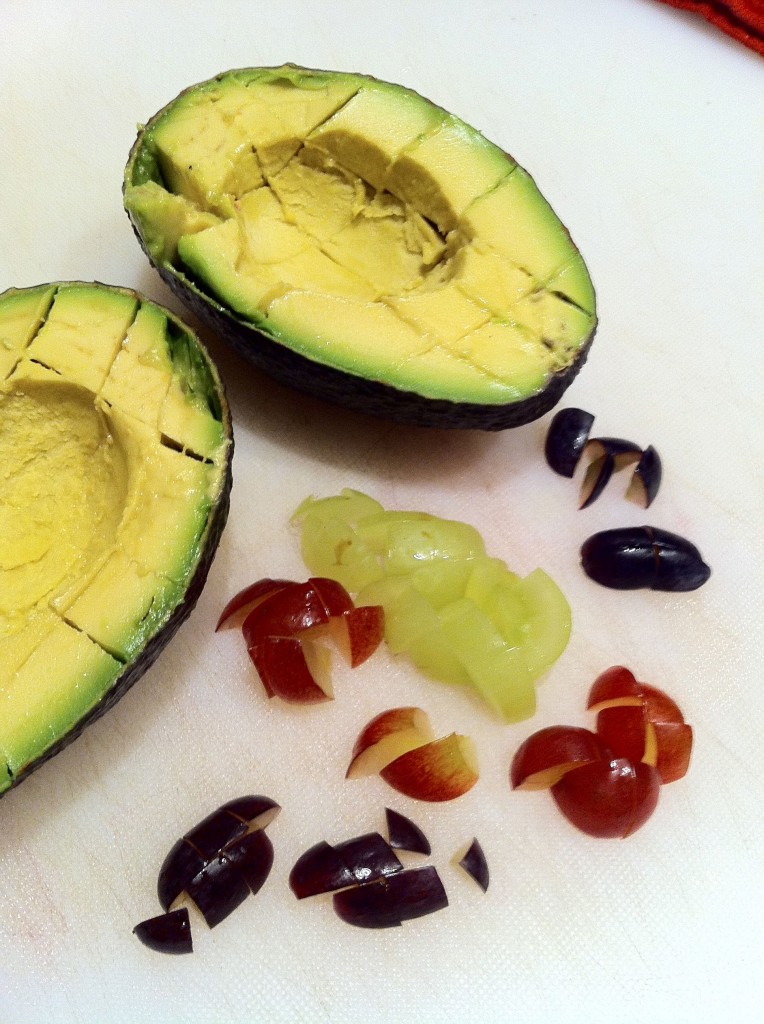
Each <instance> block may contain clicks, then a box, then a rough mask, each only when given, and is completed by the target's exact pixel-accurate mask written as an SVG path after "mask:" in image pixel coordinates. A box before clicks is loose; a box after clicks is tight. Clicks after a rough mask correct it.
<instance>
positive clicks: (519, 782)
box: [510, 725, 605, 789]
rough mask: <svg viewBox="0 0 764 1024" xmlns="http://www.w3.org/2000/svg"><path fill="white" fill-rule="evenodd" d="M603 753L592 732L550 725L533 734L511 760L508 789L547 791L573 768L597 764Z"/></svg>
mask: <svg viewBox="0 0 764 1024" xmlns="http://www.w3.org/2000/svg"><path fill="white" fill-rule="evenodd" d="M604 754H605V751H604V750H603V747H602V744H601V742H600V741H599V739H598V738H597V736H595V734H594V733H593V732H590V731H589V730H588V729H579V728H576V727H574V726H569V725H551V726H548V727H547V728H546V729H541V730H539V732H535V733H533V735H532V736H529V737H528V739H527V740H525V742H524V743H522V744H521V745H520V746H519V747H518V750H517V752H516V754H515V756H514V757H513V759H512V767H511V769H510V782H511V784H512V789H549V788H550V787H551V786H553V785H554V784H555V783H556V782H559V780H560V779H561V778H562V777H563V775H565V774H567V772H569V771H571V770H572V769H574V768H580V767H581V765H584V764H589V763H591V762H592V761H600V760H601V759H602V758H603V756H604Z"/></svg>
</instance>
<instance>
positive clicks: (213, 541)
mask: <svg viewBox="0 0 764 1024" xmlns="http://www.w3.org/2000/svg"><path fill="white" fill-rule="evenodd" d="M59 283H61V282H59ZM93 283H99V282H93ZM108 287H112V286H108ZM119 290H120V291H123V292H125V293H126V294H131V295H134V296H135V297H136V298H137V299H138V300H139V301H144V300H145V299H146V296H144V295H142V294H140V293H139V292H135V291H133V289H130V288H121V289H119ZM152 301H153V300H152ZM154 304H155V305H158V304H157V303H154ZM161 308H162V310H163V312H164V313H166V314H167V316H168V317H169V318H170V319H171V320H173V321H174V322H175V323H177V324H178V325H180V326H181V327H182V329H183V330H184V331H185V332H186V333H187V334H189V335H191V337H193V338H194V340H195V341H196V343H197V345H198V347H199V351H200V352H201V353H202V355H203V356H204V358H205V359H206V361H207V363H208V366H209V370H210V374H211V376H212V378H213V380H214V381H215V384H216V393H217V397H218V399H219V401H220V408H221V417H222V423H223V429H224V434H225V437H226V438H227V439H228V441H229V447H228V453H227V458H226V463H225V467H224V469H223V476H222V479H221V485H220V492H219V494H218V497H217V499H216V501H215V504H214V505H213V506H212V507H211V509H210V514H209V517H208V519H207V525H206V527H205V529H204V533H203V534H202V536H201V537H200V539H199V550H200V555H199V559H198V561H197V564H196V568H195V569H194V572H193V575H192V576H191V579H190V580H189V583H188V587H187V589H186V591H185V594H184V597H183V600H182V601H180V602H179V604H177V605H176V607H175V608H174V609H173V611H172V612H171V613H170V615H169V616H168V618H167V621H166V622H165V624H164V625H163V626H162V627H161V628H160V629H159V630H158V631H157V632H156V633H154V635H153V636H152V637H151V638H150V639H149V640H148V641H147V643H146V645H145V646H144V648H143V650H142V651H141V652H140V653H139V654H138V655H137V656H136V657H135V658H134V659H133V660H132V661H131V662H130V663H129V664H127V665H125V668H124V670H123V671H122V672H121V673H120V675H119V676H118V677H117V678H116V680H115V681H114V683H113V685H112V686H111V687H110V689H109V690H108V691H107V692H106V693H105V694H104V695H103V697H102V698H101V700H100V701H99V702H98V703H97V704H96V705H95V706H94V707H93V708H91V710H90V711H89V712H88V713H87V714H86V715H85V716H84V717H83V718H81V719H80V720H79V721H78V722H77V724H76V725H75V726H74V727H73V728H72V729H71V730H70V731H69V732H68V733H67V734H66V735H65V736H62V737H61V739H59V740H58V741H57V742H56V743H54V744H53V745H52V746H50V747H49V748H48V749H47V750H46V751H45V753H44V754H42V755H41V756H40V757H39V758H37V759H36V760H35V761H32V762H31V763H30V764H28V765H26V766H25V767H24V769H23V771H21V772H19V773H18V774H17V775H16V776H15V777H14V779H13V781H12V783H11V785H10V786H9V788H8V789H6V790H5V791H4V792H2V793H0V799H2V797H3V796H5V794H6V793H10V792H11V790H13V789H15V788H16V787H17V786H18V785H19V784H20V783H21V782H23V781H24V780H25V779H27V778H29V776H30V775H31V774H32V773H33V772H35V771H37V769H38V768H40V767H42V765H43V764H45V762H46V761H49V760H50V759H51V758H52V757H55V755H56V754H58V753H60V752H61V751H62V750H63V749H64V748H65V747H68V746H69V744H70V743H73V742H74V740H76V739H77V737H78V736H80V735H81V734H82V732H83V731H84V730H85V729H86V728H87V727H88V726H89V725H91V724H92V723H93V722H95V721H96V720H97V719H99V718H100V717H101V715H103V714H105V713H106V712H107V711H108V710H109V709H110V708H113V707H114V705H115V704H116V703H117V702H118V701H119V700H120V699H121V698H122V697H124V695H125V694H126V693H127V691H128V690H129V689H130V687H131V686H132V685H133V684H134V683H136V682H137V681H138V680H139V679H140V678H141V676H142V675H144V673H145V672H147V671H148V669H149V668H150V667H151V666H152V665H153V664H154V662H155V661H156V660H157V658H158V657H159V655H160V653H161V652H162V650H163V649H164V648H165V647H166V646H167V644H168V643H169V642H170V640H172V638H173V637H174V636H175V634H176V633H177V631H178V630H179V629H180V627H181V626H182V625H183V623H184V622H185V621H186V619H187V618H188V617H189V615H190V614H191V612H192V611H193V610H194V608H195V606H196V604H197V602H198V600H199V597H200V595H201V593H202V590H203V589H204V585H205V583H206V582H207V576H208V574H209V571H210V567H211V565H212V562H213V560H214V558H215V554H216V552H217V548H218V544H219V543H220V538H221V536H222V534H223V528H224V527H225V524H226V521H227V519H228V512H229V508H230V497H231V486H232V483H233V476H232V459H233V448H234V440H233V427H232V422H231V410H230V408H229V405H228V401H227V398H226V394H225V389H224V386H223V383H222V381H221V379H220V375H219V374H218V372H217V369H216V367H215V365H214V363H213V362H212V360H211V359H210V357H209V354H208V353H207V351H206V349H205V348H204V346H203V345H202V343H201V341H200V340H199V338H198V336H197V335H196V334H195V333H194V332H193V331H192V330H191V329H190V328H189V327H188V325H187V324H185V323H183V322H182V321H180V320H179V319H178V318H177V317H176V316H175V314H174V313H172V312H171V311H170V310H168V309H166V308H164V307H161Z"/></svg>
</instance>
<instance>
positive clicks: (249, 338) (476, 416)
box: [122, 65, 597, 431]
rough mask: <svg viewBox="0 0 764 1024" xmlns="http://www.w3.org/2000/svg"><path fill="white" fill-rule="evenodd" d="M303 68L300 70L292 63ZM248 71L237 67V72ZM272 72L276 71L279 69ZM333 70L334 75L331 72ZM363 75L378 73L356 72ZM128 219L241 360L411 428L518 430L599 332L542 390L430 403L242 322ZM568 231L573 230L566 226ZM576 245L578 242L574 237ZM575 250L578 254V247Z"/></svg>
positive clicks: (541, 409) (164, 272)
mask: <svg viewBox="0 0 764 1024" xmlns="http://www.w3.org/2000/svg"><path fill="white" fill-rule="evenodd" d="M288 66H290V67H295V69H296V70H300V69H299V68H298V67H297V66H296V65H288ZM242 70H246V69H239V71H242ZM273 70H276V69H275V68H274V69H273ZM236 73H237V72H236V71H227V72H222V73H221V74H219V75H216V76H214V78H212V79H210V80H209V81H215V80H222V79H224V78H226V77H228V76H229V75H231V74H236ZM326 73H328V72H326ZM356 74H359V76H360V77H363V78H369V79H371V77H372V76H369V75H363V74H361V73H360V72H356ZM201 84H204V83H197V84H194V85H191V86H188V87H187V88H186V89H183V90H182V91H181V92H180V93H179V94H178V95H177V96H176V97H175V98H174V99H172V100H170V101H169V103H166V104H165V105H164V107H162V108H161V110H158V111H157V112H156V114H154V115H153V117H151V118H150V120H149V121H148V122H147V123H146V124H145V125H142V126H140V128H139V131H138V135H137V137H136V139H135V142H134V143H133V145H132V148H131V150H130V155H129V157H128V160H127V164H126V166H125V173H124V178H123V182H122V193H123V197H124V195H125V192H126V189H127V187H128V186H129V185H130V184H132V183H133V180H134V176H135V174H136V172H137V173H138V174H140V175H141V176H143V175H144V174H145V173H146V166H145V164H146V159H147V155H146V153H145V152H144V150H143V135H144V133H145V132H146V131H148V130H149V129H150V128H151V127H152V125H154V124H155V123H156V122H157V121H158V120H159V119H160V118H161V117H163V115H164V114H165V113H166V112H167V111H168V110H169V109H170V108H171V107H172V106H174V104H175V103H177V102H178V100H180V99H181V98H182V97H183V96H186V95H187V94H188V93H191V92H193V91H195V90H196V89H197V88H198V86H199V85H201ZM126 213H127V216H128V218H129V220H130V223H131V225H132V228H133V232H134V233H135V236H136V238H137V239H138V242H139V244H140V246H141V248H142V249H143V251H144V253H145V254H146V257H147V259H148V260H149V263H151V265H152V266H153V267H154V269H155V270H156V271H157V272H158V273H159V275H160V277H161V278H162V280H163V281H164V282H165V284H166V285H167V286H168V287H169V288H170V289H171V290H172V292H173V293H174V294H175V295H176V296H177V298H178V299H179V300H180V301H181V302H182V303H183V305H184V306H185V307H186V308H187V309H189V310H190V311H191V312H192V313H194V315H195V316H197V317H198V318H199V320H200V321H201V322H202V323H203V324H204V325H205V326H206V327H208V328H209V329H210V330H211V331H213V332H214V333H215V334H217V335H219V336H220V337H221V338H222V339H223V341H225V342H227V343H228V344H229V345H230V346H231V347H232V348H233V349H234V350H235V351H236V352H237V353H238V354H239V355H241V356H243V357H244V359H246V360H247V361H249V362H250V363H252V364H253V365H254V366H256V367H258V369H260V370H263V371H264V372H265V373H266V374H267V375H268V376H270V377H272V378H273V379H274V380H276V381H278V382H279V383H281V384H284V385H286V386H287V387H290V388H292V389H294V390H295V391H299V392H301V393H303V394H306V395H310V396H311V397H313V398H318V399H321V400H324V401H326V402H330V403H333V404H335V405H341V406H344V407H345V408H348V409H352V410H353V411H355V412H361V413H365V414H367V415H370V416H375V417H378V418H380V419H385V420H388V421H393V422H395V423H401V424H405V425H408V426H420V427H432V428H436V429H459V430H485V431H499V430H506V429H508V428H510V427H520V426H523V425H524V424H526V423H531V422H533V420H536V419H539V418H540V417H541V416H543V415H545V413H547V412H549V410H550V409H553V408H554V406H555V405H557V403H558V402H559V401H560V399H561V398H562V396H563V394H564V393H565V391H566V390H567V389H568V388H569V387H570V385H571V384H572V383H573V381H574V379H575V377H576V375H577V374H578V372H579V370H580V369H581V367H582V366H583V365H584V363H585V362H586V360H587V357H588V355H589V349H590V348H591V344H592V342H593V340H594V335H595V333H596V329H597V320H596V318H595V321H594V324H593V326H592V330H591V333H590V334H589V337H588V338H587V339H586V341H585V342H584V343H583V344H582V345H581V346H580V347H579V349H578V351H577V352H576V355H575V358H574V359H573V360H572V362H570V363H569V364H568V365H567V366H566V367H564V369H562V370H560V371H558V372H556V373H553V374H552V376H551V377H550V379H549V381H548V382H547V384H546V385H545V386H544V388H543V389H542V390H541V391H539V392H537V393H536V394H535V395H530V396H529V397H528V398H524V399H521V400H519V401H515V402H508V403H506V404H503V405H489V404H483V403H479V402H452V401H448V400H447V399H440V398H428V397H426V396H424V395H420V394H417V393H416V392H412V391H403V390H401V389H399V388H396V387H393V386H391V385H390V384H386V383H385V382H384V381H381V380H371V379H369V378H366V377H360V376H357V375H355V374H353V373H351V372H349V371H343V370H337V369H335V368H334V367H330V366H326V365H324V364H322V363H318V362H315V361H314V360H312V359H308V358H306V357H305V356H303V355H301V354H299V353H298V352H295V351H293V350H292V349H290V348H288V347H287V346H285V345H283V344H281V343H280V342H278V341H275V340H274V339H273V338H272V337H271V336H270V335H268V334H266V333H265V332H264V331H260V330H258V329H257V327H255V326H254V325H253V324H252V323H250V322H248V321H245V320H242V319H240V318H239V317H237V316H236V315H235V314H234V313H233V312H232V311H230V310H229V309H227V307H225V306H224V305H222V303H220V302H219V301H218V300H217V299H215V298H214V297H212V296H211V295H209V294H207V292H206V291H205V290H204V289H203V288H202V287H201V286H200V285H199V284H197V283H196V282H193V281H191V280H190V279H189V278H188V277H186V276H185V275H184V274H182V273H181V272H180V271H177V270H175V269H174V268H172V267H170V266H169V265H168V264H166V263H160V262H159V261H157V260H156V259H155V257H154V256H152V254H151V253H150V252H149V250H148V247H147V246H146V244H145V242H144V240H143V237H142V236H141V232H140V229H139V227H138V224H137V223H136V221H135V219H134V218H133V216H132V214H131V212H130V210H127V209H126ZM565 230H566V231H567V229H565ZM571 243H572V239H571ZM576 251H578V250H577V249H576Z"/></svg>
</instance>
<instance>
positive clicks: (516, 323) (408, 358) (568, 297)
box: [125, 66, 595, 405]
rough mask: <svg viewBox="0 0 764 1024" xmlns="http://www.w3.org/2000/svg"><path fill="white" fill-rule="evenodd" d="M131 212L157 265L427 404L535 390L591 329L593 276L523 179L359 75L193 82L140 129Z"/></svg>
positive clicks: (434, 112)
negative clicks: (419, 396)
mask: <svg viewBox="0 0 764 1024" xmlns="http://www.w3.org/2000/svg"><path fill="white" fill-rule="evenodd" d="M125 204H126V207H127V209H128V211H129V212H130V213H131V215H132V216H133V218H134V220H135V222H136V223H137V225H138V227H139V230H140V232H141V234H142V236H143V238H144V241H145V243H146V245H147V247H148V249H149V252H150V253H151V255H152V256H153V257H154V258H155V259H157V261H158V262H160V263H161V264H162V265H163V266H164V267H166V268H167V269H169V270H170V271H171V272H173V273H174V274H176V275H177V276H179V277H180V278H182V279H186V280H188V281H189V282H190V283H191V284H192V285H193V286H194V287H198V286H201V288H202V289H203V290H206V291H207V292H208V293H210V294H211V295H212V296H214V297H215V298H216V299H218V300H219V301H221V302H222V303H223V304H224V305H225V306H226V307H228V308H229V309H230V310H232V311H233V312H234V314H236V315H237V316H239V317H240V318H242V319H244V320H246V321H249V322H250V323H252V324H253V325H254V326H255V327H257V328H258V329H259V330H262V331H263V332H264V333H266V334H267V335H268V336H270V337H271V338H273V339H275V340H277V341H280V342H282V343H283V344H285V345H287V346H288V347H290V348H291V349H293V350H295V351H297V352H298V353H300V354H302V355H304V356H306V357H308V358H309V359H312V360H314V361H316V362H319V363H323V364H326V365H328V366H332V367H336V368H338V369H341V370H344V371H346V372H348V373H351V374H354V375H357V376H362V377H367V378H371V379H378V380H383V381H384V382H385V383H388V384H391V385H392V386H394V387H397V388H400V389H403V390H410V391H413V392H416V393H419V394H422V395H424V396H425V397H430V398H446V399H450V400H452V401H468V402H481V403H486V404H497V405H499V404H504V403H507V402H514V401H518V400H521V399H523V398H525V397H528V396H530V395H533V394H536V393H538V392H539V391H541V390H542V389H543V388H544V387H545V385H546V384H547V382H548V381H549V378H550V377H551V376H552V375H553V374H554V373H555V372H557V371H559V370H562V369H565V368H566V367H567V366H568V365H569V364H570V363H571V362H572V361H573V360H574V359H575V358H576V355H577V353H578V351H579V349H581V348H582V346H584V344H585V343H586V341H587V340H588V339H589V337H590V336H591V334H592V331H593V329H594V323H595V305H594V293H593V290H592V286H591V281H590V278H589V275H588V272H587V269H586V267H585V265H584V262H583V260H582V258H581V256H580V255H579V253H578V251H577V249H576V248H575V246H574V244H573V243H572V241H571V240H570V237H569V235H568V233H567V231H566V230H565V228H564V227H563V226H562V224H561V223H560V221H559V220H558V218H557V217H556V215H555V214H554V212H553V211H552V210H551V208H550V207H549V205H548V203H547V202H546V200H544V198H543V197H542V196H541V194H540V193H539V191H538V189H537V188H536V186H535V184H534V182H533V180H532V179H531V178H530V176H529V175H528V174H527V173H526V172H525V171H524V170H523V169H522V168H520V167H518V165H517V164H516V163H515V161H514V160H512V159H511V158H510V157H509V156H507V155H506V154H505V153H503V152H502V151H501V150H500V149H499V148H498V147H496V146H494V145H493V144H492V143H490V142H488V141H487V140H486V139H485V138H484V137H483V136H482V135H480V134H479V133H478V132H477V131H475V130H474V129H473V128H470V127H469V126H468V125H466V124H465V123H464V122H462V121H460V120H459V119H458V118H456V117H454V116H452V115H450V114H448V113H446V112H445V111H444V110H442V109H441V108H439V107H436V106H435V105H433V104H432V103H430V102H429V101H427V100H425V99H423V98H422V97H420V96H418V95H417V94H416V93H414V92H412V91H410V90H408V89H404V88H402V87H399V86H392V85H389V84H387V83H383V82H377V81H375V80H373V79H370V78H365V77H363V76H358V75H345V74H339V73H336V74H330V73H319V72H311V71H308V70H305V69H300V68H295V67H292V66H286V67H283V68H277V69H252V70H248V71H242V72H231V73H228V74H226V75H222V76H220V77H219V78H217V79H214V80H212V81H210V82H207V83H203V84H202V85H201V86H198V87H194V88H193V89H191V90H188V91H187V92H186V93H184V94H183V95H182V96H181V97H179V99H178V100H177V101H175V102H174V103H172V104H170V105H169V106H168V107H167V108H165V110H164V111H162V112H161V113H160V114H159V115H158V116H157V118H156V119H154V120H153V121H152V122H151V124H150V125H149V126H148V128H147V129H146V131H145V133H144V136H143V142H142V151H141V153H140V155H139V158H138V159H137V160H136V161H135V162H134V164H133V165H132V166H131V169H130V170H129V178H128V181H127V183H126V190H125Z"/></svg>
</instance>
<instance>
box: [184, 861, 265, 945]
mask: <svg viewBox="0 0 764 1024" xmlns="http://www.w3.org/2000/svg"><path fill="white" fill-rule="evenodd" d="M186 893H187V894H188V896H189V897H190V898H191V899H192V900H193V901H194V903H195V904H196V906H197V907H198V909H199V912H200V913H201V915H202V916H203V917H204V920H205V921H206V922H207V924H208V925H209V927H210V928H214V927H215V926H216V925H219V924H220V922H221V921H225V919H226V918H227V917H228V916H229V914H232V913H233V912H234V910H236V908H237V907H238V906H239V905H240V904H241V903H243V902H244V900H245V899H246V898H247V896H249V886H248V885H247V883H246V881H245V880H244V877H243V875H242V874H241V872H240V871H239V870H238V868H237V867H236V865H235V864H232V863H231V862H230V861H229V860H227V859H226V857H225V855H223V856H221V857H215V859H214V860H211V861H209V863H208V864H207V865H206V866H205V867H203V868H202V870H201V871H200V872H199V874H198V875H195V876H194V878H192V879H191V881H190V882H189V883H188V885H187V886H186Z"/></svg>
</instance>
